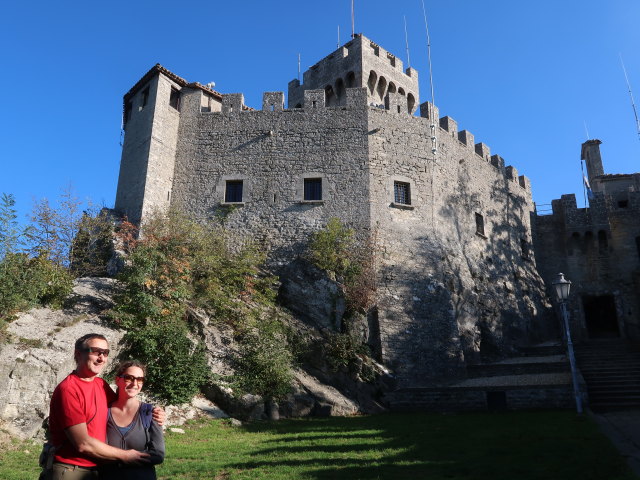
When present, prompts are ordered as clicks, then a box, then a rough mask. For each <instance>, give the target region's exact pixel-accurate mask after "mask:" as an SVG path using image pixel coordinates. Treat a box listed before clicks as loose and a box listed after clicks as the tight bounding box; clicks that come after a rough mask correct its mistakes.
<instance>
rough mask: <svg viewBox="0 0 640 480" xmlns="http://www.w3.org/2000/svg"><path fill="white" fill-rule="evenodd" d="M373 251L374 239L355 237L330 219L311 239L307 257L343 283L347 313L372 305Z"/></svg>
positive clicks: (373, 287) (373, 289)
mask: <svg viewBox="0 0 640 480" xmlns="http://www.w3.org/2000/svg"><path fill="white" fill-rule="evenodd" d="M361 237H362V236H361ZM375 251H376V245H375V239H374V238H373V236H370V237H367V238H357V237H356V235H355V232H354V230H353V229H351V228H348V227H346V226H344V225H343V224H342V222H341V221H340V220H339V219H338V218H331V219H330V220H329V221H328V222H327V225H326V226H325V227H324V228H323V229H322V230H320V231H318V232H316V233H314V234H313V235H312V236H311V240H310V242H309V258H310V260H311V262H312V263H313V264H314V265H315V266H316V267H318V268H320V269H322V270H325V271H329V272H333V273H334V274H335V276H336V278H337V279H338V281H340V282H341V283H343V284H344V288H345V297H346V301H347V310H348V311H349V313H352V312H355V311H366V310H367V309H369V308H370V307H371V306H372V305H373V303H374V300H375V298H374V297H375V290H376V282H375V278H376V274H375V265H374V259H375Z"/></svg>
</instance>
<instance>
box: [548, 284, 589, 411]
mask: <svg viewBox="0 0 640 480" xmlns="http://www.w3.org/2000/svg"><path fill="white" fill-rule="evenodd" d="M552 285H553V287H554V288H555V290H556V297H557V298H558V301H559V302H560V310H561V312H562V320H563V322H564V331H565V334H566V336H567V351H568V353H569V365H571V379H572V381H573V394H574V395H575V397H576V410H577V411H578V413H582V396H581V395H580V386H579V385H578V371H577V369H576V357H575V355H574V354H573V342H572V341H571V330H570V329H569V312H568V311H567V299H568V298H569V290H570V289H571V282H570V281H569V280H566V279H565V278H564V273H559V274H558V278H557V279H556V281H555V282H553V283H552Z"/></svg>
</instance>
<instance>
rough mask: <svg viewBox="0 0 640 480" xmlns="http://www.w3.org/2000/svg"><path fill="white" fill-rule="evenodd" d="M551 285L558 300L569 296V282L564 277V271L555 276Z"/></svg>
mask: <svg viewBox="0 0 640 480" xmlns="http://www.w3.org/2000/svg"><path fill="white" fill-rule="evenodd" d="M552 285H553V288H555V290H556V297H557V298H558V300H559V301H561V302H564V301H566V300H567V298H569V290H570V289H571V282H570V281H569V280H567V279H565V278H564V273H559V274H558V278H556V281H555V282H553V283H552Z"/></svg>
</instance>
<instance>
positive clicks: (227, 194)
mask: <svg viewBox="0 0 640 480" xmlns="http://www.w3.org/2000/svg"><path fill="white" fill-rule="evenodd" d="M224 201H225V203H239V202H242V180H227V184H226V188H225V191H224Z"/></svg>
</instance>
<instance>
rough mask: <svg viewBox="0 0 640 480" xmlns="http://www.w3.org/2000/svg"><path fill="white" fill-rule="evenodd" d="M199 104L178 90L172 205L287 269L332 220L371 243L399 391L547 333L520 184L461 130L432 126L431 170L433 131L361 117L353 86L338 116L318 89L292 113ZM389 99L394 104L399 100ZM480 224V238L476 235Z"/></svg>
mask: <svg viewBox="0 0 640 480" xmlns="http://www.w3.org/2000/svg"><path fill="white" fill-rule="evenodd" d="M200 95H201V93H200V92H199V91H198V90H189V89H184V90H183V98H182V112H181V123H180V131H179V135H178V137H179V140H178V147H177V151H178V153H177V163H176V170H175V182H174V185H173V199H172V205H173V206H175V207H177V208H179V209H181V210H183V211H185V212H186V213H188V214H190V215H193V216H195V217H196V218H200V219H203V220H207V219H214V218H223V219H224V222H225V224H226V226H227V227H228V228H230V229H231V230H233V231H236V232H237V233H238V234H239V235H240V236H241V237H245V238H253V239H257V240H258V241H260V242H262V243H263V244H264V245H265V247H266V248H268V249H269V251H270V255H271V262H272V264H273V265H276V266H277V265H280V266H281V267H283V266H285V265H286V264H288V263H289V262H291V260H292V259H293V258H295V256H296V255H299V254H300V253H302V252H303V251H304V248H305V246H306V243H307V241H308V239H309V236H310V234H311V233H312V232H315V231H317V230H318V229H320V228H322V227H323V226H324V225H325V223H326V222H327V220H328V219H329V218H331V217H338V218H340V219H341V220H342V221H343V222H345V223H346V224H347V225H350V226H353V227H355V228H356V229H358V230H361V231H368V232H371V233H373V234H374V235H375V237H376V238H377V239H378V242H379V247H380V254H379V259H378V260H379V266H380V269H379V274H380V279H379V284H380V288H379V294H380V301H379V305H378V308H377V311H376V315H377V317H376V318H375V319H374V320H377V323H378V325H376V326H375V328H374V330H377V332H379V333H376V334H377V335H379V337H380V338H379V340H378V343H380V344H381V346H382V348H381V352H380V353H381V356H382V359H383V360H384V361H385V363H386V364H388V365H390V366H391V367H392V368H393V369H394V371H395V372H396V374H397V378H398V380H399V383H400V384H401V385H402V384H404V383H407V384H411V385H416V384H421V383H424V384H431V383H433V382H434V381H444V379H452V378H456V377H460V376H464V375H465V366H466V364H467V363H469V362H474V361H478V360H479V359H480V358H481V356H483V355H484V356H487V357H491V356H500V355H504V354H506V353H509V352H510V351H512V350H513V349H515V348H516V347H517V346H518V345H524V344H527V343H529V342H531V341H533V340H535V339H537V338H545V336H548V335H549V334H550V332H551V331H552V330H553V329H552V328H551V327H550V324H549V322H548V318H547V317H546V316H545V315H546V313H547V312H546V302H545V300H544V287H543V285H542V282H541V280H540V278H539V277H538V276H537V273H536V269H535V259H534V258H533V257H532V256H531V255H530V254H529V248H530V245H531V233H530V215H531V213H532V211H533V204H532V202H531V192H530V189H529V184H528V181H527V179H526V178H525V177H518V173H517V171H516V170H515V168H513V167H507V168H505V167H504V161H503V160H502V159H501V158H500V157H498V156H495V155H494V156H493V157H491V155H490V152H489V148H488V147H487V146H486V145H483V144H478V145H477V146H476V145H474V144H473V135H471V134H470V133H469V132H466V131H465V132H461V134H460V135H459V134H458V131H457V126H456V124H455V121H454V120H453V119H451V118H449V117H446V118H445V119H443V121H442V125H443V127H442V128H441V127H437V128H438V133H437V136H438V153H437V155H436V158H435V161H434V159H433V158H432V155H431V139H430V136H429V131H430V123H431V120H430V119H427V118H416V117H412V116H410V115H408V114H407V113H406V110H405V109H403V108H400V109H396V110H382V109H379V108H372V107H368V106H367V105H366V92H365V90H364V89H347V104H346V105H345V106H343V107H325V106H323V105H322V101H323V98H324V97H323V92H322V91H321V90H320V91H306V92H305V95H306V97H307V100H308V101H307V102H305V108H304V109H293V110H282V109H280V107H278V108H273V110H272V109H271V108H272V105H274V98H276V97H277V96H276V97H274V92H270V93H268V94H265V102H264V106H263V108H264V109H263V110H262V111H246V110H243V109H242V96H241V95H229V96H225V97H224V98H223V112H222V113H202V112H201V111H200V109H199V105H200V103H201V99H200ZM278 98H279V97H278ZM389 98H390V100H389V102H390V103H391V104H393V102H396V103H397V104H399V105H401V106H402V104H403V99H402V98H401V97H400V96H399V95H396V96H390V97H389ZM311 99H314V101H315V102H316V107H315V108H312V102H311ZM275 103H277V104H278V105H280V103H279V101H278V100H275ZM225 105H226V107H225ZM423 110H424V111H425V112H426V111H431V112H432V113H433V114H435V115H437V109H435V108H431V109H427V108H425V109H423ZM398 112H400V113H398ZM305 177H312V178H321V179H322V190H323V194H322V200H321V201H305V200H304V199H303V194H302V189H303V181H304V178H305ZM233 180H241V181H242V182H243V194H242V202H237V203H235V202H234V203H230V202H226V201H225V184H226V182H227V181H233ZM394 181H400V182H403V183H406V184H408V185H409V186H410V192H411V193H410V196H411V202H410V203H411V205H400V204H397V203H396V202H394ZM476 214H479V215H482V217H483V219H484V228H485V230H484V234H481V233H476V229H477V225H476ZM523 248H524V250H523ZM374 343H376V342H374Z"/></svg>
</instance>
